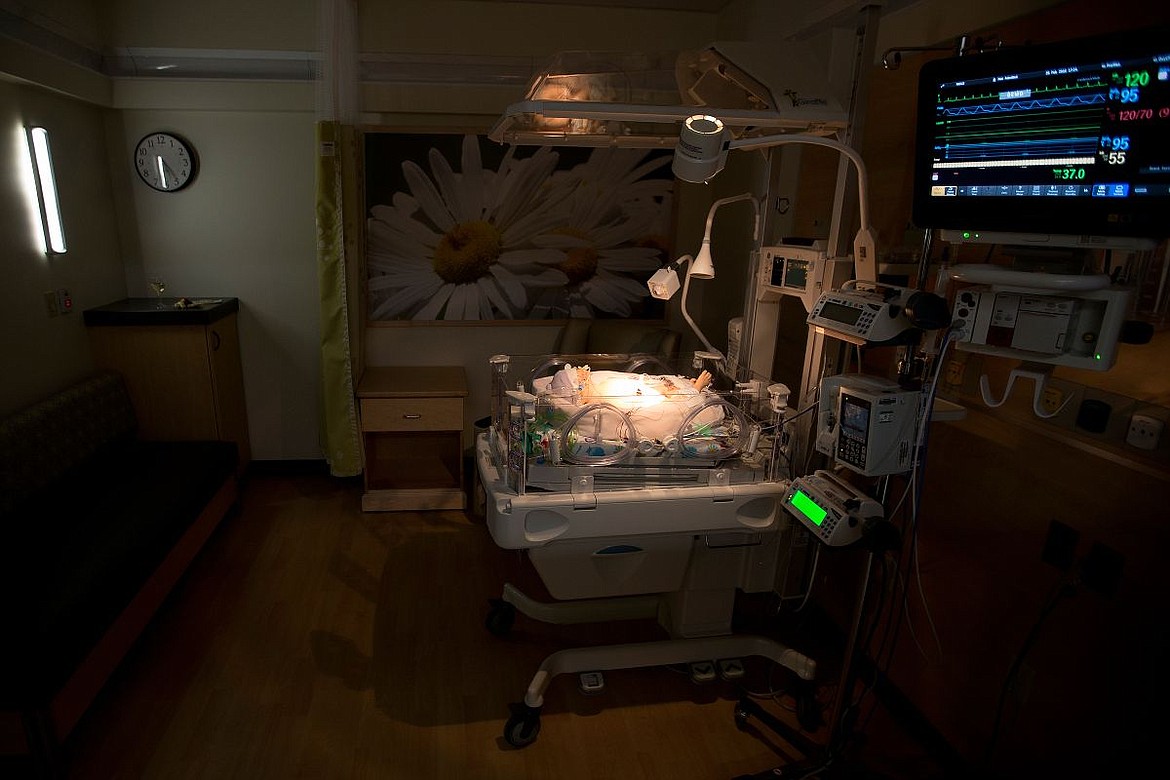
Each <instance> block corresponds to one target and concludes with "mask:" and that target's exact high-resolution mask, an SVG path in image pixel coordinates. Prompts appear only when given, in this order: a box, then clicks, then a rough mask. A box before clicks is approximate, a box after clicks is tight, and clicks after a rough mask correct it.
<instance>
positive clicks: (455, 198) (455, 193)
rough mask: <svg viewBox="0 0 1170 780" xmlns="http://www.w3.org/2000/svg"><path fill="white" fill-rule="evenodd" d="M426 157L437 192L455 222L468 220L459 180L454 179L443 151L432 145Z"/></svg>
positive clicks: (453, 173)
mask: <svg viewBox="0 0 1170 780" xmlns="http://www.w3.org/2000/svg"><path fill="white" fill-rule="evenodd" d="M427 159H428V160H429V161H430V163H431V176H433V177H434V179H435V184H437V185H438V186H439V192H441V193H442V195H443V203H444V204H445V205H446V207H447V210H448V211H450V212H451V216H452V217H454V218H455V221H456V222H467V221H468V220H470V219H471V217H469V216H468V214H467V209H466V207H465V206H464V204H463V197H462V195H463V193H462V190H461V189H460V187H459V182H458V181H457V180H456V177H455V172H454V171H452V170H451V163H449V162H447V158H446V157H444V156H443V153H442V152H440V151H439V150H438V149H436V148H434V147H433V146H432V147H431V149H430V151H429V152H428V153H427Z"/></svg>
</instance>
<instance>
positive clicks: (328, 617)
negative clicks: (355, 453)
mask: <svg viewBox="0 0 1170 780" xmlns="http://www.w3.org/2000/svg"><path fill="white" fill-rule="evenodd" d="M360 503H361V496H360V485H358V484H357V483H355V482H354V481H350V480H334V479H330V478H327V477H318V476H308V477H306V476H297V477H286V476H280V477H272V476H252V477H250V478H249V479H248V480H247V481H246V483H245V486H244V490H243V493H242V499H241V507H240V511H239V512H238V513H236V514H233V515H231V516H229V517H228V518H227V519H226V520H225V522H224V523H223V524H222V525H221V527H220V529H219V530H218V531H217V533H216V535H215V536H214V537H213V538H212V539H211V541H210V542H209V543H208V546H207V547H206V548H205V549H204V550H203V552H202V553H201V555H200V556H199V558H198V559H197V560H196V561H195V563H194V565H193V567H192V568H191V570H190V571H189V573H188V575H187V576H186V577H185V579H184V580H183V581H182V582H181V583H180V584H179V586H178V588H177V590H176V592H175V593H174V594H173V596H172V598H171V599H170V600H169V601H168V602H167V603H166V604H165V605H164V606H163V609H162V611H161V612H160V614H159V615H158V617H157V618H156V620H155V621H154V623H153V624H152V626H151V627H150V628H149V629H148V630H147V632H146V633H145V634H144V636H143V637H142V639H141V641H140V642H139V643H138V645H137V646H136V648H135V649H134V650H133V651H132V653H131V655H130V656H129V658H128V659H127V661H126V662H125V663H124V664H123V666H122V667H121V668H120V670H119V671H118V672H117V673H116V675H115V677H114V678H113V680H112V681H111V683H110V684H109V685H108V686H107V688H106V690H105V691H104V692H103V694H102V695H101V696H100V697H99V699H98V700H97V702H96V703H95V705H94V706H93V707H92V708H91V710H90V712H89V713H88V714H87V716H86V717H85V718H84V719H83V720H82V722H81V724H80V725H79V727H78V729H77V730H76V731H75V732H74V735H73V736H72V737H71V739H70V740H69V742H68V744H67V752H68V754H69V767H70V771H69V776H70V777H75V778H103V780H104V779H105V778H167V779H168V780H176V779H178V778H233V777H247V778H291V777H328V778H332V777H356V778H367V777H368V778H412V779H418V778H509V779H514V778H563V779H565V780H570V779H571V778H711V779H712V780H718V779H721V778H726V779H728V780H730V779H731V778H735V777H737V776H740V775H744V774H751V773H756V772H760V771H763V770H766V769H768V768H771V767H775V766H778V765H781V764H784V763H786V762H788V761H792V760H796V759H797V758H799V756H798V755H797V754H796V753H795V751H794V750H793V749H792V748H791V747H790V746H788V745H787V744H786V743H784V742H783V741H781V740H779V739H777V738H776V737H775V736H774V735H771V734H770V733H753V730H751V729H749V730H743V731H741V730H739V729H737V727H736V724H735V719H734V717H733V712H734V706H735V702H736V700H737V698H738V697H739V695H740V694H741V692H742V690H743V689H742V688H741V687H740V685H739V684H733V683H730V682H725V681H722V680H720V681H717V682H715V683H711V684H707V685H702V686H699V685H696V684H694V683H692V682H691V681H690V679H689V677H688V676H687V675H685V674H683V673H682V671H681V670H672V669H666V668H654V669H643V670H628V671H619V672H611V673H607V674H606V682H607V684H608V685H607V690H606V691H605V692H604V693H603V694H601V695H599V696H593V697H587V696H584V695H582V694H581V693H579V692H578V690H577V686H576V680H575V679H571V678H569V677H567V676H566V677H558V678H556V679H555V680H554V682H553V683H552V685H551V687H550V689H549V691H548V694H547V696H546V704H545V707H544V711H543V716H542V730H541V733H540V736H539V738H538V739H537V741H536V742H535V743H534V744H532V745H530V746H529V747H527V748H525V749H523V750H517V749H514V748H512V747H510V746H509V745H507V743H506V742H504V741H503V739H502V730H503V724H504V722H505V720H506V718H507V714H508V710H507V705H508V703H509V702H515V701H519V700H520V699H521V698H522V696H523V692H524V690H525V688H526V686H527V684H528V682H529V680H530V679H531V675H532V674H533V672H534V671H535V670H536V668H537V666H538V665H539V663H540V661H541V659H542V658H544V657H545V656H546V655H547V654H549V653H551V652H553V651H555V650H557V649H560V648H563V647H570V646H576V645H582V644H595V643H609V642H612V641H635V640H643V639H654V638H663V635H662V633H661V631H660V630H659V629H658V628H657V626H654V625H645V624H642V623H638V622H635V623H626V624H619V625H614V624H610V625H595V626H573V627H554V626H549V625H545V624H540V623H537V622H535V621H532V620H529V619H527V618H525V617H523V616H518V617H517V620H516V624H515V627H514V629H513V631H512V633H511V634H510V635H509V636H508V637H506V638H498V637H494V636H492V635H491V634H489V633H488V632H487V631H486V630H485V629H484V617H485V615H486V608H487V599H488V598H490V597H493V596H496V595H498V594H499V592H500V588H501V586H502V585H503V583H504V582H506V581H509V582H513V583H516V584H518V585H519V586H520V587H522V589H524V590H525V592H527V593H530V594H531V595H533V596H536V597H541V596H544V591H543V588H542V587H541V585H540V582H539V579H538V578H537V577H536V576H535V574H534V573H533V572H532V571H531V570H530V569H529V568H528V565H527V562H526V561H525V560H524V559H523V558H522V557H520V556H519V555H518V554H516V553H513V552H508V551H504V550H501V549H500V548H498V547H496V546H495V545H494V544H493V543H492V541H491V538H490V536H489V534H488V532H487V529H486V528H485V527H484V526H483V525H482V524H481V523H479V522H477V521H476V520H474V519H473V518H471V517H470V516H468V515H466V514H464V513H462V512H395V513H362V512H361V511H360ZM761 663H762V662H761ZM748 672H749V673H748V675H747V676H746V677H745V678H744V679H743V680H742V681H740V683H742V685H743V686H745V687H757V688H760V689H763V688H764V687H765V686H767V685H768V684H772V685H773V686H776V685H778V684H779V683H780V681H779V680H778V679H776V678H775V677H774V676H773V677H772V678H769V675H768V670H767V669H766V668H762V667H760V666H756V665H754V664H749V667H748ZM791 703H792V702H791V700H790V699H786V698H785V697H780V698H779V699H776V700H771V699H769V700H767V701H766V702H765V705H766V706H767V707H768V709H769V711H772V712H775V713H777V714H779V715H780V716H781V717H784V718H786V719H787V720H788V721H789V722H792V723H795V720H794V719H793V718H792V716H791V715H789V714H788V713H787V712H786V709H785V708H786V707H790V706H791ZM873 728H876V729H878V731H879V733H880V731H881V729H882V728H883V727H882V725H881V718H880V717H879V718H878V719H876V722H875V725H874V727H873ZM814 736H818V737H819V738H823V735H814ZM869 744H870V745H871V747H873V746H878V747H880V746H885V747H887V748H890V749H888V750H878V751H877V753H875V755H878V759H877V760H879V761H885V771H888V772H889V774H887V775H884V776H888V777H915V778H921V777H928V776H934V775H931V774H929V773H928V772H927V771H926V770H924V769H923V768H922V767H923V763H922V757H921V756H920V755H917V754H916V748H914V747H913V746H907V745H906V743H905V741H904V740H901V741H899V740H898V739H897V738H896V737H891V738H888V739H887V738H881V739H877V740H875V739H871V740H870V741H869ZM919 752H920V751H919ZM879 754H880V755H879Z"/></svg>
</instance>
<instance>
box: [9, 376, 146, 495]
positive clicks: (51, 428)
mask: <svg viewBox="0 0 1170 780" xmlns="http://www.w3.org/2000/svg"><path fill="white" fill-rule="evenodd" d="M136 428H137V423H136V420H135V417H134V406H133V405H132V404H131V402H130V393H129V391H128V390H127V389H126V384H125V382H123V380H122V377H121V376H120V375H119V374H117V373H115V372H113V371H101V372H98V373H96V374H93V375H92V376H89V377H87V378H86V379H84V380H82V381H81V382H78V383H76V384H74V385H72V386H70V387H67V388H66V389H64V390H62V391H60V392H58V393H56V394H54V395H52V396H50V397H49V398H46V399H45V400H43V401H40V402H38V403H35V404H32V405H31V406H28V407H26V408H24V409H21V410H20V411H18V412H16V413H14V414H12V415H9V416H7V417H5V418H4V419H3V420H0V517H3V516H4V515H6V514H7V513H8V512H9V511H10V510H11V509H12V508H13V507H15V506H16V505H17V504H19V503H21V502H22V501H23V500H25V499H26V498H27V497H28V496H29V495H31V494H32V493H35V492H36V491H37V490H40V489H42V488H44V487H45V486H46V485H48V484H50V483H52V482H53V481H54V480H55V479H57V477H59V476H61V475H62V474H64V473H65V472H66V471H68V470H69V469H71V468H73V467H74V466H76V465H77V464H78V463H82V462H85V461H87V460H89V459H90V458H92V457H93V456H94V454H95V453H97V451H98V450H99V449H101V448H102V447H105V446H107V445H109V444H110V443H111V442H125V441H129V440H131V439H133V438H134V434H135V431H136Z"/></svg>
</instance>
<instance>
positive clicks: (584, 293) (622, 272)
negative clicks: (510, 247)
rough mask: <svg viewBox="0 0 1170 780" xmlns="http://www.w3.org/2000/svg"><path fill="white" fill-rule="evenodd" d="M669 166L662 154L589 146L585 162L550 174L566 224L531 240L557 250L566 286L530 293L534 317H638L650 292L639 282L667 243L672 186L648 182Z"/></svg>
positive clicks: (654, 266) (661, 181) (666, 181)
mask: <svg viewBox="0 0 1170 780" xmlns="http://www.w3.org/2000/svg"><path fill="white" fill-rule="evenodd" d="M669 162H670V157H669V156H668V155H667V156H663V155H655V156H651V154H650V153H648V152H646V151H641V150H634V149H595V150H594V151H593V152H592V153H591V154H590V157H589V159H588V161H586V162H584V163H582V164H580V165H577V166H575V167H574V168H573V169H572V170H571V171H568V172H567V173H564V174H557V175H556V176H554V180H556V181H558V183H560V185H561V186H564V187H567V188H569V189H570V190H571V194H570V195H569V196H568V198H567V200H566V201H565V205H566V209H565V223H564V224H563V225H559V226H557V227H556V228H555V229H554V230H552V231H551V232H549V233H547V234H545V235H541V236H537V237H535V238H534V239H533V243H534V244H535V245H536V246H539V247H542V248H546V249H558V250H560V251H561V252H562V253H563V257H562V258H560V259H558V260H555V261H552V262H553V263H554V265H555V267H556V268H557V269H559V270H561V271H563V272H564V274H565V276H566V277H567V278H568V282H567V284H566V286H565V287H563V288H554V289H545V290H540V291H537V292H536V300H535V305H534V307H533V313H534V316H544V317H556V316H560V317H593V316H597V315H598V314H600V313H604V314H610V315H615V316H618V317H631V316H635V315H636V314H637V313H638V311H637V309H638V306H639V305H640V304H641V303H642V302H643V301H644V300H645V299H646V298H647V297H648V295H649V291H648V290H647V289H646V279H647V278H648V277H649V276H650V275H651V274H652V273H653V272H654V271H657V270H658V268H659V267H660V266H661V265H662V262H663V259H664V258H665V257H666V254H667V252H668V249H669V245H670V241H669V236H668V235H667V234H666V225H667V223H668V222H669V216H670V209H671V201H670V195H671V188H672V187H673V182H672V180H671V179H666V178H648V177H649V176H650V175H651V174H652V173H654V172H655V171H658V170H661V169H663V168H664V167H665V166H666V165H667V163H669ZM541 262H550V261H549V260H547V259H541Z"/></svg>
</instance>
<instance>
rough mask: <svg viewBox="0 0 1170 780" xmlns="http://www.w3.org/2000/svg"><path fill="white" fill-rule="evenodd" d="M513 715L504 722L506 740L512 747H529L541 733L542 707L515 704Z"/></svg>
mask: <svg viewBox="0 0 1170 780" xmlns="http://www.w3.org/2000/svg"><path fill="white" fill-rule="evenodd" d="M511 708H512V717H510V718H508V722H507V723H505V724H504V740H505V741H506V742H507V743H508V744H509V745H511V746H512V747H518V748H522V747H528V746H529V745H531V744H532V743H533V742H535V741H536V735H537V734H539V733H540V709H539V708H536V707H529V706H528V705H527V704H513V705H511Z"/></svg>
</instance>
